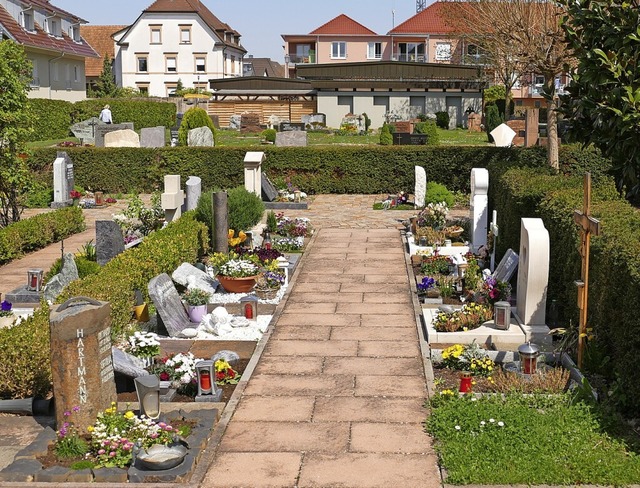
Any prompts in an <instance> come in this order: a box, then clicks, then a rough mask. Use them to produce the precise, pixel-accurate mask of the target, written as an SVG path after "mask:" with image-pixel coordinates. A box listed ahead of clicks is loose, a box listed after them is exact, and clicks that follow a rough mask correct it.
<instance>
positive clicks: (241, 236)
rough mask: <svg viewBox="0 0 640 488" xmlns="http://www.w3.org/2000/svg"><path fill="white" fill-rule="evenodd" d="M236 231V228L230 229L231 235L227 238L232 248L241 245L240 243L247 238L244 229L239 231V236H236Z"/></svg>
mask: <svg viewBox="0 0 640 488" xmlns="http://www.w3.org/2000/svg"><path fill="white" fill-rule="evenodd" d="M235 233H236V231H235V230H233V229H229V235H228V236H227V240H228V242H229V247H230V248H234V247H236V246H239V245H240V244H242V243H243V242H244V241H246V240H247V234H245V233H244V232H243V231H240V232H238V236H237V237H234V236H235Z"/></svg>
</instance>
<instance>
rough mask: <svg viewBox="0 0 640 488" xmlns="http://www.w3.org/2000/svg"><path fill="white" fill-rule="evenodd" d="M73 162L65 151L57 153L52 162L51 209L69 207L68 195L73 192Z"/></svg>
mask: <svg viewBox="0 0 640 488" xmlns="http://www.w3.org/2000/svg"><path fill="white" fill-rule="evenodd" d="M73 185H74V176H73V162H72V161H71V159H70V158H69V155H68V154H67V153H66V152H65V151H59V152H58V154H57V157H56V160H55V161H54V162H53V202H52V203H51V208H62V207H67V206H69V205H71V203H72V199H71V196H70V194H69V192H70V191H71V190H73Z"/></svg>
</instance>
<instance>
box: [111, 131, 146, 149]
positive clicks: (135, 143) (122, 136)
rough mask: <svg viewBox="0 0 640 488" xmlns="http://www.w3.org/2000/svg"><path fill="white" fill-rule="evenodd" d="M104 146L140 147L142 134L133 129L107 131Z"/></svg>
mask: <svg viewBox="0 0 640 488" xmlns="http://www.w3.org/2000/svg"><path fill="white" fill-rule="evenodd" d="M104 147H140V136H139V135H138V133H137V132H136V131H134V130H131V129H122V130H114V131H113V132H107V133H106V134H105V135H104Z"/></svg>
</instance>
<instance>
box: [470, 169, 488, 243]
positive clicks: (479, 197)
mask: <svg viewBox="0 0 640 488" xmlns="http://www.w3.org/2000/svg"><path fill="white" fill-rule="evenodd" d="M488 192H489V171H487V169H486V168H473V169H472V170H471V198H470V202H469V203H470V205H471V208H470V213H471V215H470V219H471V245H472V248H473V252H476V253H477V252H478V249H480V247H482V246H486V245H487V231H488V221H489V196H488Z"/></svg>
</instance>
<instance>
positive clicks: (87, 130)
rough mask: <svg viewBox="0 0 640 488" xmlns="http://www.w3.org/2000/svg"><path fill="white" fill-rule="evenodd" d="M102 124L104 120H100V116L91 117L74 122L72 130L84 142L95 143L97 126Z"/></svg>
mask: <svg viewBox="0 0 640 488" xmlns="http://www.w3.org/2000/svg"><path fill="white" fill-rule="evenodd" d="M100 124H102V122H100V119H99V118H98V117H91V118H90V119H87V120H83V121H82V122H78V123H76V124H73V125H72V126H71V132H72V133H73V135H74V136H76V137H77V138H78V139H80V140H81V141H82V144H94V143H95V140H96V136H95V131H96V127H97V126H98V125H100ZM102 125H106V124H102Z"/></svg>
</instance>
